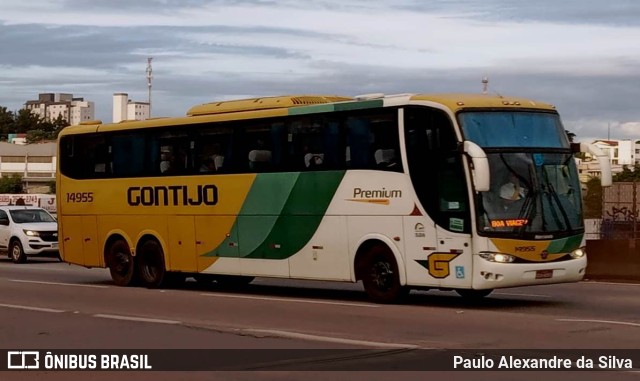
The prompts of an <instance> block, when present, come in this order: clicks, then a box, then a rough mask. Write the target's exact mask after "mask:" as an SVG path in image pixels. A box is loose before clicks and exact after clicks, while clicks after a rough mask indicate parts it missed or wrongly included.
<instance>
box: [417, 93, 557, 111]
mask: <svg viewBox="0 0 640 381" xmlns="http://www.w3.org/2000/svg"><path fill="white" fill-rule="evenodd" d="M410 99H411V100H412V101H429V102H435V103H440V104H442V105H444V106H447V107H448V108H449V109H451V111H454V112H456V111H460V110H463V109H466V108H478V107H486V108H505V107H506V108H514V107H515V108H528V109H540V110H555V109H556V108H555V106H553V105H551V104H549V103H544V102H538V101H534V100H531V99H526V98H519V97H512V96H502V95H498V94H463V93H460V94H456V93H451V94H414V95H412V96H411V98H410Z"/></svg>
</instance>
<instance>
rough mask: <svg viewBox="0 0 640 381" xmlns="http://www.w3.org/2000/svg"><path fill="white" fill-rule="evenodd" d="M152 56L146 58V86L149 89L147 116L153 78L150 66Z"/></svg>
mask: <svg viewBox="0 0 640 381" xmlns="http://www.w3.org/2000/svg"><path fill="white" fill-rule="evenodd" d="M152 60H153V57H149V58H147V87H148V91H149V118H151V79H153V69H152V68H151V61H152Z"/></svg>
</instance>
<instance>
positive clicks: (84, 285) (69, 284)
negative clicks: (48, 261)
mask: <svg viewBox="0 0 640 381" xmlns="http://www.w3.org/2000/svg"><path fill="white" fill-rule="evenodd" d="M9 281H10V282H18V283H35V284H48V285H53V286H73V287H90V288H109V286H100V285H97V284H75V283H59V282H43V281H38V280H22V279H9Z"/></svg>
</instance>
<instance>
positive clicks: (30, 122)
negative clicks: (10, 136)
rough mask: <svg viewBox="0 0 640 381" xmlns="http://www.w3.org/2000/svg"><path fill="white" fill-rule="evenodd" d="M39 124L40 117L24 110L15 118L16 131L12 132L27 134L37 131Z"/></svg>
mask: <svg viewBox="0 0 640 381" xmlns="http://www.w3.org/2000/svg"><path fill="white" fill-rule="evenodd" d="M39 124H40V118H39V117H38V115H36V114H34V113H32V112H31V111H30V110H27V109H24V108H23V109H21V110H20V111H18V115H17V116H16V117H15V125H14V128H15V130H14V131H12V132H17V133H25V132H27V131H30V130H37V129H38V125H39Z"/></svg>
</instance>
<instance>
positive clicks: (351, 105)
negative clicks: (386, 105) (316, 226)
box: [335, 99, 383, 111]
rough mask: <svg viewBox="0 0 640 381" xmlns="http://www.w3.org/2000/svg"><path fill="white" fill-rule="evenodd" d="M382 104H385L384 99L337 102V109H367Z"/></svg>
mask: <svg viewBox="0 0 640 381" xmlns="http://www.w3.org/2000/svg"><path fill="white" fill-rule="evenodd" d="M382 106H383V102H382V99H374V100H370V101H360V102H344V103H336V104H335V110H336V111H349V110H360V109H366V108H378V107H382Z"/></svg>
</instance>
